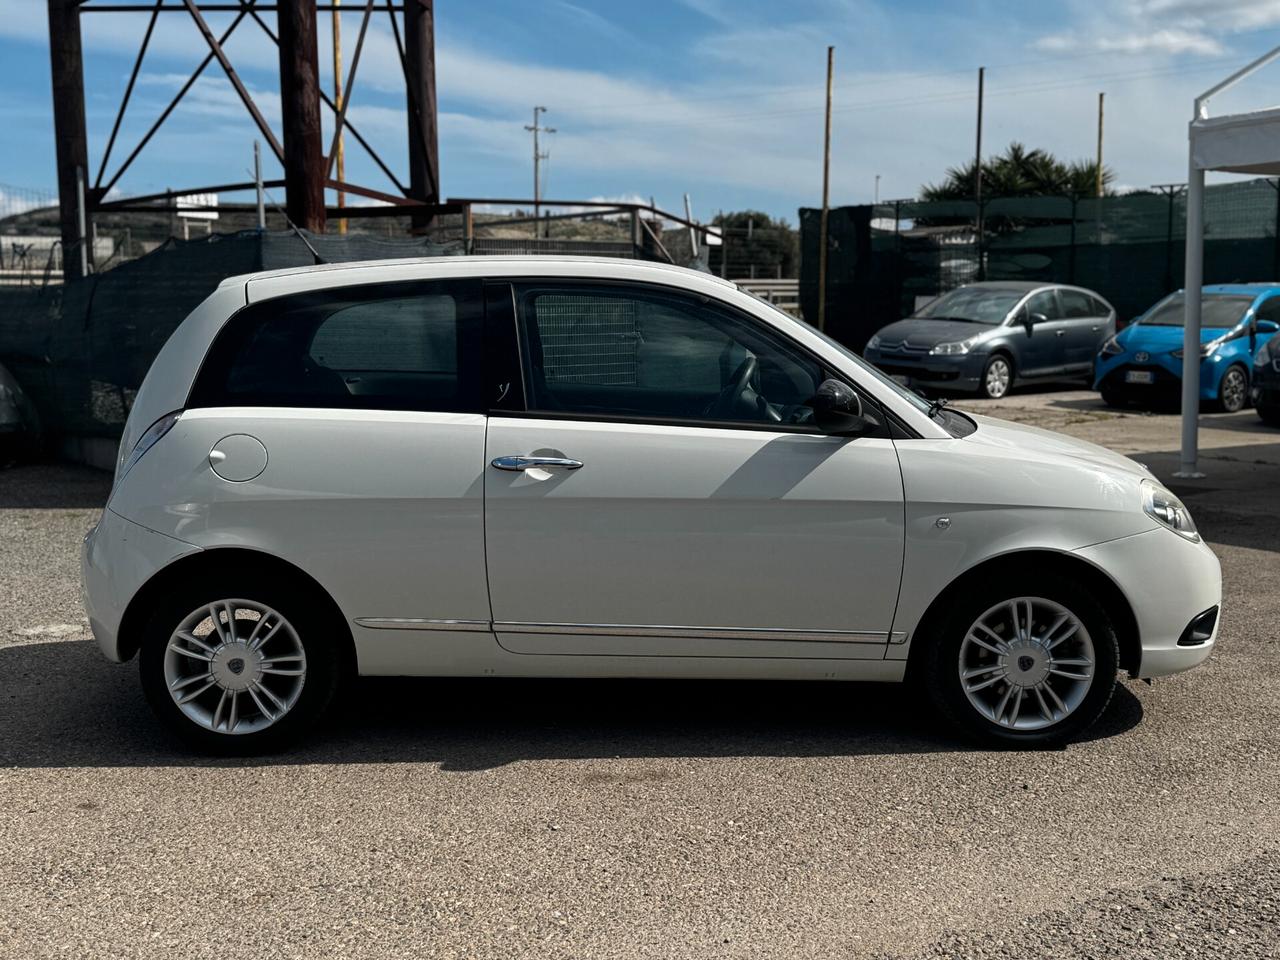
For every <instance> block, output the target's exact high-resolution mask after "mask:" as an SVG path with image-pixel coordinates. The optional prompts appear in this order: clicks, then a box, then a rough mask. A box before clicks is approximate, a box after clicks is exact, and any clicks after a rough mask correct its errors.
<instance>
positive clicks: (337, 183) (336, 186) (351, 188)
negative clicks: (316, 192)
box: [324, 179, 422, 207]
mask: <svg viewBox="0 0 1280 960" xmlns="http://www.w3.org/2000/svg"><path fill="white" fill-rule="evenodd" d="M324 185H325V186H326V187H328V188H329V189H330V190H338V191H340V192H341V193H354V194H355V195H356V196H358V197H368V198H369V199H370V200H381V201H383V202H384V203H390V204H394V205H395V206H397V207H417V206H421V205H422V204H421V203H419V202H418V201H416V200H407V199H405V198H404V197H397V196H395V195H394V194H390V193H383V192H382V191H381V190H371V189H369V188H368V187H361V186H359V185H357V184H354V183H343V182H342V181H341V180H332V179H329V180H326V181H325V182H324Z"/></svg>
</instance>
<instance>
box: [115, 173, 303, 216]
mask: <svg viewBox="0 0 1280 960" xmlns="http://www.w3.org/2000/svg"><path fill="white" fill-rule="evenodd" d="M262 185H263V186H264V187H283V186H284V181H283V180H267V181H265V182H264V183H263V184H262ZM255 187H257V183H256V182H255V181H253V180H247V181H244V182H243V183H220V184H218V185H217V186H212V187H189V188H187V189H184V190H166V191H165V192H164V193H147V194H143V195H142V196H140V197H124V198H122V199H120V200H109V201H107V202H105V203H99V204H97V205H96V206H95V207H94V209H96V210H121V209H123V208H125V207H136V206H145V205H146V204H148V203H150V202H151V201H153V200H172V199H174V198H175V197H191V196H197V195H199V194H202V193H235V192H236V191H237V190H253V189H254V188H255ZM147 209H154V208H152V207H147ZM184 209H185V208H184ZM191 209H199V208H196V207H193V208H191ZM209 209H211V210H213V209H216V208H214V207H210V208H209Z"/></svg>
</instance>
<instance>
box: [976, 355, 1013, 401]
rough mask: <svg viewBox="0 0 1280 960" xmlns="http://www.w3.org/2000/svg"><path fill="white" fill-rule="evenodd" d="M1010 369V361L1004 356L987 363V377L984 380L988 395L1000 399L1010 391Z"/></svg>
mask: <svg viewBox="0 0 1280 960" xmlns="http://www.w3.org/2000/svg"><path fill="white" fill-rule="evenodd" d="M1011 372H1012V371H1010V369H1009V361H1007V360H1005V359H1004V358H1002V357H996V358H995V359H994V360H992V361H991V362H990V363H989V364H987V373H986V377H985V379H984V380H983V387H984V388H985V389H986V392H987V396H988V397H991V399H993V400H999V399H1000V398H1001V397H1003V396H1004V395H1005V394H1006V393H1008V392H1009V381H1010V380H1011V379H1012V378H1011Z"/></svg>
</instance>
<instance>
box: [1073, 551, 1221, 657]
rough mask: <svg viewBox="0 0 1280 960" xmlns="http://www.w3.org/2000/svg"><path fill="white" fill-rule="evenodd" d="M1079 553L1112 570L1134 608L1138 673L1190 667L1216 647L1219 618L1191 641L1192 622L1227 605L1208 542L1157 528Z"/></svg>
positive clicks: (1090, 560)
mask: <svg viewBox="0 0 1280 960" xmlns="http://www.w3.org/2000/svg"><path fill="white" fill-rule="evenodd" d="M1076 553H1077V554H1078V555H1079V556H1081V557H1082V558H1083V559H1085V560H1088V561H1089V562H1090V563H1092V564H1094V565H1095V566H1097V567H1100V568H1101V569H1102V570H1104V571H1105V572H1106V573H1107V574H1109V575H1110V576H1111V578H1112V580H1114V581H1115V582H1116V584H1117V585H1118V586H1119V587H1120V590H1121V592H1123V593H1124V595H1125V597H1126V598H1127V599H1128V601H1129V605H1130V607H1131V608H1132V609H1133V614H1134V618H1135V619H1136V620H1137V623H1138V644H1139V648H1140V650H1139V658H1138V664H1137V667H1136V669H1133V670H1132V671H1131V672H1132V674H1133V676H1134V677H1138V678H1143V679H1145V678H1150V677H1163V676H1168V675H1169V674H1173V673H1180V672H1181V671H1183V670H1190V669H1191V668H1192V667H1194V666H1196V665H1197V664H1200V663H1203V662H1204V661H1205V660H1206V659H1207V658H1208V657H1209V654H1211V653H1212V652H1213V648H1214V645H1215V644H1216V643H1217V639H1218V623H1219V620H1217V619H1215V621H1214V624H1213V629H1212V632H1211V634H1210V636H1209V637H1208V638H1207V639H1204V640H1201V641H1199V642H1195V643H1186V642H1185V640H1186V639H1188V638H1187V631H1188V626H1189V625H1190V624H1191V622H1192V621H1193V620H1194V619H1196V618H1197V617H1199V616H1201V615H1202V614H1204V613H1205V612H1206V611H1208V610H1210V609H1213V608H1220V607H1221V604H1222V570H1221V568H1220V566H1219V565H1218V558H1217V557H1216V556H1215V555H1214V553H1213V551H1212V550H1210V549H1209V548H1208V546H1206V545H1205V544H1204V542H1203V541H1202V542H1200V543H1191V542H1190V541H1188V540H1185V539H1184V538H1182V537H1180V536H1178V534H1176V533H1173V532H1172V531H1170V530H1164V529H1156V530H1150V531H1148V532H1146V533H1139V534H1135V535H1134V536H1131V537H1123V538H1121V539H1119V540H1111V541H1109V542H1107V543H1099V544H1094V545H1093V546H1091V547H1084V548H1082V549H1080V550H1077V551H1076ZM1180 640H1183V641H1184V642H1183V643H1179V641H1180Z"/></svg>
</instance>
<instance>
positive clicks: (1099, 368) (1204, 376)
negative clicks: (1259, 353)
mask: <svg viewBox="0 0 1280 960" xmlns="http://www.w3.org/2000/svg"><path fill="white" fill-rule="evenodd" d="M1137 354H1143V355H1144V356H1145V359H1143V360H1141V361H1140V360H1138V357H1137ZM1223 360H1224V358H1223V357H1220V356H1218V355H1214V356H1212V357H1208V358H1206V359H1204V360H1202V361H1200V399H1201V400H1217V399H1218V384H1219V382H1220V381H1221V380H1222V374H1223V371H1224V370H1226V367H1227V366H1229V365H1230V364H1229V363H1227V364H1224V363H1223ZM1130 371H1133V372H1135V373H1140V374H1147V375H1149V376H1150V382H1149V383H1131V382H1130V381H1129V378H1128V374H1129V372H1130ZM1093 389H1095V390H1104V389H1105V390H1111V391H1114V392H1115V393H1119V394H1121V395H1124V396H1129V397H1133V398H1134V399H1141V398H1143V397H1154V396H1175V395H1178V394H1179V393H1180V391H1181V390H1182V358H1181V357H1175V356H1174V355H1173V354H1172V353H1171V352H1168V351H1166V352H1164V353H1147V352H1146V351H1141V350H1140V351H1129V352H1125V353H1122V354H1119V355H1118V356H1114V357H1103V356H1098V357H1096V358H1095V359H1094V368H1093Z"/></svg>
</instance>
